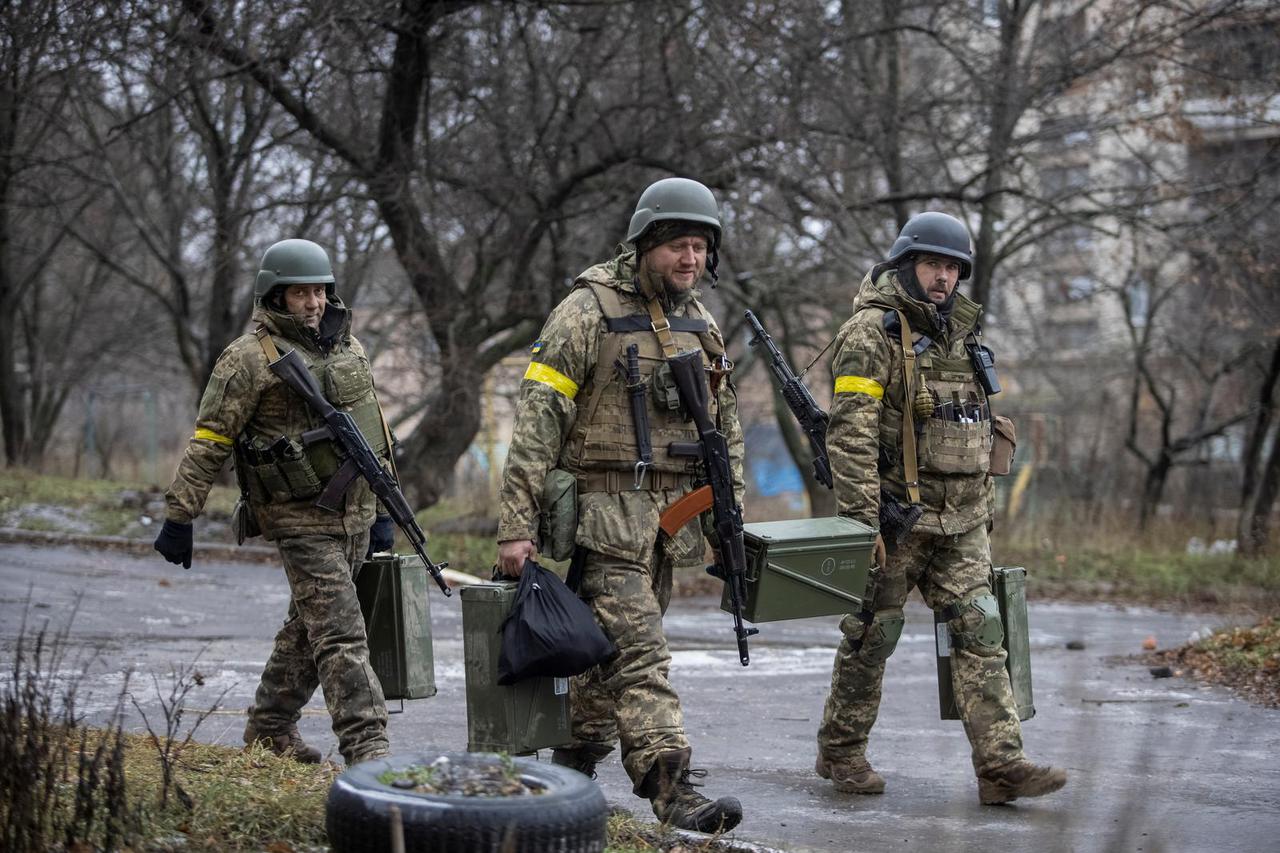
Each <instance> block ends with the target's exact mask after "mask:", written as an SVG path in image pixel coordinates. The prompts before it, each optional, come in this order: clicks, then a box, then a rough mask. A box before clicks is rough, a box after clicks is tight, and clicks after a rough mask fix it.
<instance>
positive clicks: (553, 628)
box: [498, 560, 617, 685]
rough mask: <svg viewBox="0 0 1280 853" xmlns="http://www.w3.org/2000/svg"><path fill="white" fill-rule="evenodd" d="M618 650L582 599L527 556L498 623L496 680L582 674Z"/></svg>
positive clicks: (501, 682) (507, 681)
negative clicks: (499, 643)
mask: <svg viewBox="0 0 1280 853" xmlns="http://www.w3.org/2000/svg"><path fill="white" fill-rule="evenodd" d="M616 651H617V648H616V647H615V646H614V645H613V642H612V641H611V640H610V639H609V638H608V637H606V636H605V634H604V631H602V630H600V626H599V625H598V624H596V618H595V616H593V615H592V614H591V608H590V607H588V606H587V605H586V604H585V603H584V602H583V601H582V599H580V598H578V596H577V594H576V593H575V592H573V590H571V589H569V587H567V586H565V585H564V581H562V580H560V578H559V577H557V576H556V574H555V573H554V572H551V571H548V570H547V569H544V568H543V567H542V566H540V565H538V564H537V563H535V562H534V561H533V560H525V563H524V569H523V571H522V572H521V573H520V586H519V587H517V589H516V599H515V601H514V602H513V603H512V605H511V612H510V613H508V614H507V618H506V619H505V620H503V623H502V650H501V652H500V653H499V654H498V683H499V684H504V685H505V684H515V683H516V682H517V681H523V680H524V679H526V678H535V677H538V676H551V677H555V678H567V677H569V676H571V675H581V674H582V673H584V672H586V671H587V670H588V669H591V667H593V666H595V665H596V664H598V663H600V662H601V661H602V660H605V659H606V658H608V657H610V656H611V655H613V654H614V653H615V652H616Z"/></svg>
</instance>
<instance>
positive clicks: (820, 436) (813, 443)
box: [747, 311, 833, 489]
mask: <svg viewBox="0 0 1280 853" xmlns="http://www.w3.org/2000/svg"><path fill="white" fill-rule="evenodd" d="M747 322H748V323H750V324H751V330H752V331H753V332H755V336H754V337H752V338H751V342H750V343H751V346H753V347H755V346H763V347H764V348H765V349H766V350H768V352H769V369H770V370H772V371H773V376H774V379H775V380H776V381H777V383H778V390H779V391H781V392H782V399H783V400H784V401H785V402H786V404H787V408H788V409H790V410H791V414H793V415H795V419H796V422H797V423H799V424H800V429H801V431H803V432H804V434H805V435H806V436H808V437H809V447H810V448H811V449H812V450H813V478H814V479H815V480H817V481H818V482H819V483H821V484H822V485H824V486H826V487H827V488H828V489H830V488H832V487H833V483H832V482H831V462H830V460H828V459H827V413H826V412H824V411H822V409H821V408H820V407H819V406H818V401H817V400H815V399H813V395H812V394H810V393H809V389H808V388H806V387H805V385H804V383H803V382H801V381H800V377H798V376H796V375H795V373H794V372H793V371H792V370H791V365H789V364H787V359H786V357H784V356H783V354H782V353H781V352H779V351H778V348H777V347H776V346H774V343H773V338H771V337H770V336H769V333H768V332H766V331H765V330H764V326H762V325H760V321H759V320H757V319H756V315H755V314H753V313H752V312H751V311H747Z"/></svg>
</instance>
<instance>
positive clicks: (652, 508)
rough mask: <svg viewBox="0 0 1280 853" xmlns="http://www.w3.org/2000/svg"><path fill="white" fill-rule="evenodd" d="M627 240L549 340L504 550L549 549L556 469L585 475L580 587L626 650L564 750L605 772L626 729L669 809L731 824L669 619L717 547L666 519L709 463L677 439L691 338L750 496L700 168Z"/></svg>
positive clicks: (525, 425)
mask: <svg viewBox="0 0 1280 853" xmlns="http://www.w3.org/2000/svg"><path fill="white" fill-rule="evenodd" d="M627 241H628V242H629V243H631V244H633V245H634V247H635V248H634V250H629V249H627V247H626V246H622V247H619V254H618V255H617V256H616V257H614V258H613V259H612V260H610V261H606V262H605V263H602V264H597V265H596V266H593V267H591V268H590V269H588V270H586V271H585V272H584V273H582V274H581V275H579V276H578V278H577V279H576V281H575V282H574V286H573V290H572V291H571V292H570V293H569V295H568V296H567V297H566V298H565V299H564V301H563V302H561V303H560V304H559V306H557V307H556V309H555V310H554V311H553V312H552V313H551V316H550V318H549V319H548V320H547V322H546V325H545V326H544V327H543V329H542V333H541V334H540V336H539V338H538V340H537V342H536V343H534V345H533V349H532V352H533V355H532V359H531V361H530V363H529V369H528V371H527V372H526V373H525V378H524V382H523V383H522V385H521V389H520V402H519V407H518V409H517V412H516V423H515V433H514V435H513V437H512V441H511V449H510V451H509V453H508V456H507V464H506V470H505V472H504V475H503V485H502V494H501V500H502V508H501V519H500V521H499V527H498V540H499V549H498V564H499V567H500V568H501V569H502V571H503V572H505V573H506V574H507V575H510V576H518V575H519V574H520V571H521V569H522V568H523V566H524V562H525V560H526V559H527V558H531V557H532V556H533V555H534V554H535V553H536V546H535V540H536V539H537V537H538V520H539V512H540V510H543V509H545V508H544V507H540V506H539V503H540V500H541V497H542V491H543V482H544V478H545V477H546V475H547V472H548V471H549V470H551V469H553V468H559V469H561V470H564V471H568V472H570V473H571V474H572V475H574V476H575V477H576V479H577V490H578V523H577V530H576V534H575V540H574V541H575V542H576V546H577V553H576V556H575V558H574V563H575V566H577V567H579V569H580V571H581V583H580V585H579V586H578V594H579V595H580V596H582V598H583V599H584V600H585V601H587V603H588V604H589V605H590V606H591V608H592V610H593V612H594V613H595V616H596V620H597V621H598V622H599V624H600V626H601V627H602V628H603V629H604V631H605V633H606V634H607V635H608V636H609V637H610V638H611V639H612V640H613V641H614V642H615V643H616V644H617V646H618V654H617V655H616V657H614V658H612V659H610V660H608V661H606V662H604V663H602V664H600V665H599V666H598V667H596V668H594V669H592V670H591V671H589V672H588V673H586V674H585V675H584V676H582V677H579V678H576V679H574V682H573V686H572V690H571V693H572V708H573V734H574V745H573V747H572V748H570V749H561V750H556V751H555V753H554V755H553V760H554V761H555V762H556V763H558V764H565V765H568V766H572V767H575V768H577V769H579V770H581V771H582V772H584V773H587V774H588V775H594V770H595V765H596V762H597V761H598V760H600V759H601V758H603V757H604V756H605V755H607V754H608V753H609V752H610V751H611V750H612V749H613V746H614V744H615V743H616V742H620V743H621V747H622V763H623V765H624V767H625V768H626V771H627V774H628V775H629V776H630V777H631V780H632V782H633V783H634V791H635V793H636V794H637V795H638V796H641V797H645V798H647V799H649V800H650V801H651V802H652V805H653V810H654V813H655V814H656V815H657V816H658V817H659V818H660V819H662V820H664V821H666V822H668V823H670V824H673V825H675V826H678V827H681V828H685V829H692V830H697V831H703V832H708V831H715V830H727V829H730V828H732V827H733V826H735V825H736V824H737V823H738V822H739V821H740V820H741V818H742V807H741V805H740V804H739V802H738V800H737V799H735V798H733V797H724V798H721V799H719V800H716V801H714V802H713V801H710V800H708V799H707V798H706V797H703V796H702V795H701V794H699V793H698V792H697V791H695V790H694V788H693V787H692V786H691V785H690V784H689V774H690V769H689V759H690V755H691V750H690V747H689V741H688V739H687V738H686V737H685V732H684V724H683V719H682V715H681V711H680V700H679V697H677V695H676V692H675V690H674V689H673V688H672V686H671V682H670V680H669V678H668V669H669V666H670V662H671V655H670V653H669V651H668V649H667V641H666V637H665V635H664V634H663V631H662V616H663V613H664V612H665V611H666V607H667V603H668V601H669V599H670V596H671V580H672V566H673V565H676V564H680V563H682V562H685V563H687V562H690V561H692V560H696V559H699V558H700V557H701V556H702V553H703V548H704V547H705V546H704V544H703V538H702V531H701V529H700V528H699V526H698V525H697V524H695V523H690V524H689V525H687V526H686V527H684V528H683V529H681V530H680V531H679V532H678V533H677V534H676V535H675V536H674V537H668V536H667V535H666V534H665V533H660V532H659V526H658V519H659V515H660V514H661V512H662V511H663V509H664V508H666V507H667V506H668V505H670V504H671V503H673V502H674V501H676V500H677V499H679V498H680V497H682V496H683V495H685V494H686V493H687V492H688V491H689V490H690V489H691V487H692V483H693V480H694V478H695V477H696V476H697V475H698V468H697V463H696V462H695V461H691V460H690V459H689V458H688V457H683V456H671V455H669V454H668V452H667V449H668V445H669V444H670V443H671V442H673V441H681V442H689V441H696V440H697V431H696V429H695V428H694V426H693V424H692V422H691V421H689V420H688V419H687V418H686V416H685V414H684V413H683V412H682V411H681V410H680V406H679V402H678V398H677V397H676V396H675V389H674V387H673V385H672V384H671V382H670V374H669V371H668V370H666V369H665V359H666V357H668V356H670V355H674V354H675V352H676V351H677V350H679V351H685V350H690V349H697V350H700V351H702V353H703V354H704V361H705V363H706V364H707V367H708V372H709V376H710V378H711V383H712V389H713V391H714V393H713V394H712V395H711V398H710V399H711V405H712V408H713V412H712V415H713V417H716V418H718V422H719V426H720V429H721V431H723V432H724V433H725V434H726V437H727V439H728V442H729V447H730V455H731V463H732V466H733V470H734V475H735V477H734V479H735V484H736V492H737V494H736V497H737V500H738V502H739V503H741V500H742V453H743V451H742V431H741V429H740V427H739V425H738V418H737V407H736V401H735V398H734V394H733V390H732V387H731V386H730V384H729V382H728V381H727V372H728V368H729V365H728V362H727V361H726V360H725V359H724V340H723V339H722V338H721V336H720V330H719V329H718V328H717V326H716V324H715V321H714V320H713V319H712V318H711V315H710V314H709V313H708V311H707V309H706V308H705V307H703V305H702V304H701V303H700V302H699V301H698V299H697V291H696V290H695V289H694V287H695V286H696V284H697V282H698V280H699V279H700V278H701V277H702V274H703V272H704V269H706V270H709V271H710V272H711V274H712V276H714V275H715V267H716V261H717V257H718V256H717V249H718V248H719V244H720V220H719V211H718V208H717V205H716V201H715V197H714V196H713V195H712V194H711V191H710V190H709V189H707V188H706V187H705V186H703V185H702V184H700V183H698V182H696V181H691V180H686V179H683V178H668V179H665V180H662V181H658V182H657V183H655V184H653V185H652V186H650V187H649V188H648V189H646V190H645V192H644V193H643V194H642V195H641V197H640V200H639V203H638V204H637V206H636V210H635V214H634V216H633V217H632V220H631V226H630V228H629V230H628V236H627ZM667 324H669V326H670V328H669V329H666V328H663V327H664V326H665V325H667ZM631 344H635V345H636V346H637V347H638V354H639V365H640V373H641V381H642V382H643V383H644V385H645V394H644V398H645V405H646V406H647V416H648V422H649V431H650V439H651V445H652V449H653V465H652V466H651V467H650V468H648V469H647V471H644V472H643V473H642V474H641V473H639V471H638V469H637V466H636V463H637V460H638V458H639V457H638V450H637V447H638V444H637V439H636V427H635V424H634V422H633V417H632V411H631V408H630V400H629V396H628V391H627V387H626V386H627V383H626V381H625V378H624V376H623V373H624V371H623V368H624V367H625V363H626V353H627V350H628V347H629V345H631ZM664 377H665V378H666V381H665V382H664ZM577 573H578V570H575V571H573V572H571V575H576V574H577Z"/></svg>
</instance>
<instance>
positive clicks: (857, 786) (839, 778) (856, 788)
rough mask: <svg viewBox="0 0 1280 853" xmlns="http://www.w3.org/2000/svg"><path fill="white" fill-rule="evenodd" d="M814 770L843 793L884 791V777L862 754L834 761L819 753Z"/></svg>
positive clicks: (880, 792) (875, 792)
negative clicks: (872, 767)
mask: <svg viewBox="0 0 1280 853" xmlns="http://www.w3.org/2000/svg"><path fill="white" fill-rule="evenodd" d="M813 771H814V772H815V773H817V774H818V775H819V776H821V777H822V778H823V779H830V780H831V784H832V785H834V786H835V789H836V790H837V791H839V792H840V793H842V794H883V793H884V777H883V776H881V775H880V774H879V773H877V772H876V771H875V770H873V769H871V764H870V763H868V761H867V759H866V758H864V757H863V756H861V755H858V756H854V757H852V758H846V759H844V760H842V761H832V760H831V759H829V758H823V757H822V754H821V753H819V754H818V760H817V761H816V762H815V763H814V765H813Z"/></svg>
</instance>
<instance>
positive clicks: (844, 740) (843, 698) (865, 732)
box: [818, 525, 1023, 774]
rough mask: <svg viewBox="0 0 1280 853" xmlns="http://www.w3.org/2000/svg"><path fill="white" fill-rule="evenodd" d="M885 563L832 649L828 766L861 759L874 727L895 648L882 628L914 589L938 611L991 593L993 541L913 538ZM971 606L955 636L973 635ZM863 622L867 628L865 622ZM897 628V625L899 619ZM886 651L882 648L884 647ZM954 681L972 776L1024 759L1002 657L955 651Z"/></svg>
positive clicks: (821, 745)
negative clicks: (859, 611)
mask: <svg viewBox="0 0 1280 853" xmlns="http://www.w3.org/2000/svg"><path fill="white" fill-rule="evenodd" d="M886 562H887V565H886V566H885V568H884V569H883V570H882V571H879V572H877V573H876V574H875V575H874V578H873V580H872V585H873V594H872V598H871V601H870V604H869V607H868V611H864V613H863V614H861V615H862V618H859V616H857V615H849V616H846V617H844V619H843V620H842V621H841V622H840V630H841V632H842V633H843V634H844V639H843V640H842V641H841V643H840V648H839V649H838V650H837V651H836V659H835V665H834V667H833V668H832V673H831V692H830V694H828V696H827V703H826V707H825V709H824V711H823V715H822V725H821V727H820V728H819V729H818V751H819V754H820V755H822V756H824V757H826V758H828V759H831V760H833V761H841V760H844V759H852V758H857V757H864V756H865V755H866V748H867V739H868V737H869V736H870V734H871V727H872V726H873V725H875V721H876V715H877V713H878V711H879V708H880V687H881V683H882V682H883V680H884V670H885V658H887V657H888V652H889V651H892V645H890V643H892V642H896V639H897V638H896V635H895V636H893V638H892V640H890V641H889V643H886V642H885V638H886V636H888V635H887V634H886V632H885V626H890V627H889V631H888V634H893V628H892V626H894V625H895V620H901V618H902V606H903V604H905V603H906V600H907V594H908V593H909V592H910V591H911V588H912V587H918V588H919V589H920V594H921V595H922V596H923V597H924V602H925V604H927V605H928V606H929V607H930V608H931V609H933V610H935V611H937V610H942V609H945V608H946V607H948V606H950V605H952V604H955V603H956V602H958V601H960V600H962V599H966V598H969V597H972V596H978V595H983V594H989V593H990V592H991V587H990V571H991V543H990V540H988V538H987V528H986V525H978V526H977V527H975V528H973V529H972V530H970V531H968V532H967V533H962V534H959V535H955V536H949V535H944V534H933V533H914V534H911V535H910V536H908V537H907V539H906V541H904V542H903V543H902V545H901V546H899V548H898V550H897V551H896V552H895V553H893V554H891V555H889V559H888V560H887V561H886ZM975 615H976V614H975V613H974V611H973V610H972V609H966V612H965V613H964V614H963V615H961V616H959V617H957V618H955V619H953V620H951V622H949V623H948V625H949V627H950V628H951V629H952V631H953V632H954V631H963V630H972V629H974V628H975V627H976V625H972V624H968V623H969V622H971V621H972V620H973V619H974V618H975ZM864 619H866V620H868V621H869V623H870V624H867V622H864V621H863V620H864ZM896 624H901V623H900V622H897V623H896ZM886 647H887V650H886ZM951 655H952V657H951V679H952V687H953V689H954V691H955V697H956V705H957V708H958V710H959V712H960V718H961V720H962V721H963V722H964V730H965V734H966V735H968V737H969V744H970V746H971V747H972V751H973V766H974V769H975V771H976V772H977V773H979V774H981V773H983V772H986V771H987V770H991V769H994V768H996V767H1000V766H1002V765H1005V764H1008V763H1009V762H1010V761H1014V760H1017V759H1021V758H1023V754H1022V727H1021V725H1020V724H1019V722H1018V713H1017V709H1016V707H1015V705H1014V702H1013V692H1012V690H1011V689H1010V686H1009V673H1008V672H1007V670H1006V669H1005V652H1004V650H1003V649H1000V650H999V651H998V652H997V653H995V654H978V653H976V652H975V651H974V650H970V649H957V648H952V651H951Z"/></svg>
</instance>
